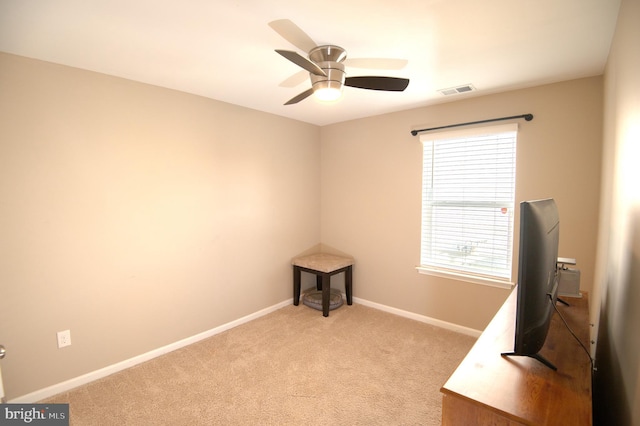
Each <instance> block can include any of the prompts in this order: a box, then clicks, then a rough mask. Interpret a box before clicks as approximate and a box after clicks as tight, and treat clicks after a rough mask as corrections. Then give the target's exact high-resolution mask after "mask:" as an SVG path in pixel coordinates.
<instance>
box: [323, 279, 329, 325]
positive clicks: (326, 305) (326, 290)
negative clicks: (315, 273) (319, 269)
mask: <svg viewBox="0 0 640 426" xmlns="http://www.w3.org/2000/svg"><path fill="white" fill-rule="evenodd" d="M330 283H331V275H329V274H322V316H324V317H328V316H329V297H330V295H331V284H330Z"/></svg>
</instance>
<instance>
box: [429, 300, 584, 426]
mask: <svg viewBox="0 0 640 426" xmlns="http://www.w3.org/2000/svg"><path fill="white" fill-rule="evenodd" d="M563 300H565V301H567V302H568V303H569V304H570V306H564V305H562V304H560V303H558V305H557V306H558V310H559V311H560V312H561V313H562V315H563V317H564V318H565V320H566V321H567V323H568V324H569V326H570V327H571V329H572V330H573V331H574V333H576V335H577V336H578V338H579V339H580V340H581V341H582V342H583V344H584V345H585V346H586V347H587V348H589V309H588V295H587V294H586V293H583V297H581V298H568V297H563ZM516 303H517V288H516V289H514V290H513V291H512V292H511V294H510V295H509V298H508V299H507V301H506V302H505V303H504V305H503V306H502V307H501V308H500V310H499V311H498V313H497V314H496V316H495V317H494V318H493V320H492V321H491V323H490V324H489V326H488V327H487V328H486V330H485V331H484V332H483V333H482V335H481V336H480V338H479V339H478V341H477V342H476V344H475V345H474V346H473V348H472V349H471V351H470V352H469V353H468V354H467V356H466V358H465V359H464V360H463V361H462V363H461V364H460V365H459V366H458V368H457V369H456V371H455V372H454V373H453V374H452V375H451V377H450V378H449V380H448V381H447V383H446V384H445V385H444V386H443V387H442V388H441V389H440V391H441V392H442V394H443V397H442V424H443V425H464V426H467V425H545V426H546V425H562V426H567V425H580V426H584V425H591V424H592V415H591V362H590V360H589V357H588V355H587V354H586V352H585V351H584V349H583V348H582V347H581V346H580V345H579V344H578V342H576V340H575V339H574V338H573V336H571V334H570V333H569V331H568V330H567V328H566V327H565V325H564V324H563V322H562V319H561V318H560V317H559V316H558V314H557V313H554V314H553V318H552V321H551V327H550V329H549V334H548V336H547V340H546V342H545V345H544V347H543V348H542V350H541V351H540V354H541V355H542V356H544V357H545V358H547V359H548V360H549V361H551V362H552V363H553V364H554V365H555V366H556V367H558V371H553V370H552V369H550V368H548V367H546V366H545V365H543V364H542V363H541V362H539V361H537V360H535V359H533V358H530V357H521V356H515V357H503V356H501V355H500V354H501V353H502V352H508V351H511V350H513V343H514V330H515V313H516Z"/></svg>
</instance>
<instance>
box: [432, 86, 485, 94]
mask: <svg viewBox="0 0 640 426" xmlns="http://www.w3.org/2000/svg"><path fill="white" fill-rule="evenodd" d="M475 90H476V88H475V87H473V85H471V84H465V85H463V86H458V87H450V88H448V89H440V90H439V92H440V93H442V94H443V95H445V96H449V95H457V94H458V93H466V92H473V91H475Z"/></svg>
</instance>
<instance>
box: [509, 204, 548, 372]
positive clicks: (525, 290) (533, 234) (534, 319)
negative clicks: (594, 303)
mask: <svg viewBox="0 0 640 426" xmlns="http://www.w3.org/2000/svg"><path fill="white" fill-rule="evenodd" d="M559 238H560V220H559V215H558V208H557V206H556V203H555V201H554V200H553V199H546V200H535V201H523V202H522V203H520V249H519V261H518V282H517V287H516V289H517V308H516V319H515V320H516V327H515V343H514V349H513V352H509V353H504V354H503V355H520V356H529V357H532V358H535V359H537V360H539V361H540V362H542V363H543V364H545V365H547V366H548V367H550V368H552V369H554V370H555V369H556V367H555V366H554V365H553V364H552V363H551V362H549V361H548V360H546V359H545V358H544V357H542V356H541V355H540V354H538V352H539V351H540V349H542V346H543V345H544V342H545V339H546V337H547V332H548V331H549V324H550V323H551V317H552V315H553V313H554V312H555V310H554V306H553V305H554V304H555V303H556V301H557V297H558V276H559V275H558V265H557V262H558V243H559Z"/></svg>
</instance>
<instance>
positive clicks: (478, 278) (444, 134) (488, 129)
mask: <svg viewBox="0 0 640 426" xmlns="http://www.w3.org/2000/svg"><path fill="white" fill-rule="evenodd" d="M506 132H515V140H514V148H513V149H514V153H513V169H514V171H513V181H512V182H513V192H512V194H511V201H510V202H505V201H497V200H493V201H482V202H474V201H467V202H458V203H455V202H450V201H440V202H437V201H436V202H435V204H442V205H455V204H461V205H465V206H468V205H472V204H477V205H481V206H483V207H495V208H502V207H507V208H509V209H510V215H511V218H510V222H511V223H510V230H509V236H508V238H509V239H510V241H509V242H508V245H509V247H508V249H507V250H508V251H507V254H508V262H509V263H510V266H509V268H508V274H509V277H500V276H498V275H497V274H496V275H490V274H483V273H479V272H474V271H465V270H463V269H455V268H450V267H443V266H436V265H429V264H422V261H423V244H424V236H423V228H424V220H425V212H424V206H425V182H424V180H425V179H424V174H425V167H426V165H425V164H424V151H423V162H422V176H423V177H422V180H423V182H422V186H421V192H422V193H421V200H422V205H421V214H420V226H421V229H420V263H421V264H420V265H419V266H417V267H416V269H417V270H418V272H419V273H422V274H427V275H433V276H438V277H442V278H448V279H455V280H460V281H465V282H471V283H476V284H482V285H487V286H491V287H499V288H507V289H511V288H513V286H514V283H513V276H514V270H513V261H514V258H515V254H514V244H515V235H514V233H515V230H514V228H515V183H516V173H515V168H516V155H517V138H518V124H517V123H509V124H501V125H491V126H483V127H473V128H466V129H457V130H445V131H440V132H434V133H430V134H424V135H421V136H420V142H421V143H422V145H423V150H424V149H425V148H424V147H425V144H426V143H437V141H438V140H448V139H459V138H469V137H478V138H480V137H482V136H486V135H489V134H498V133H506ZM450 266H451V265H450ZM506 270H507V268H505V271H506Z"/></svg>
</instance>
